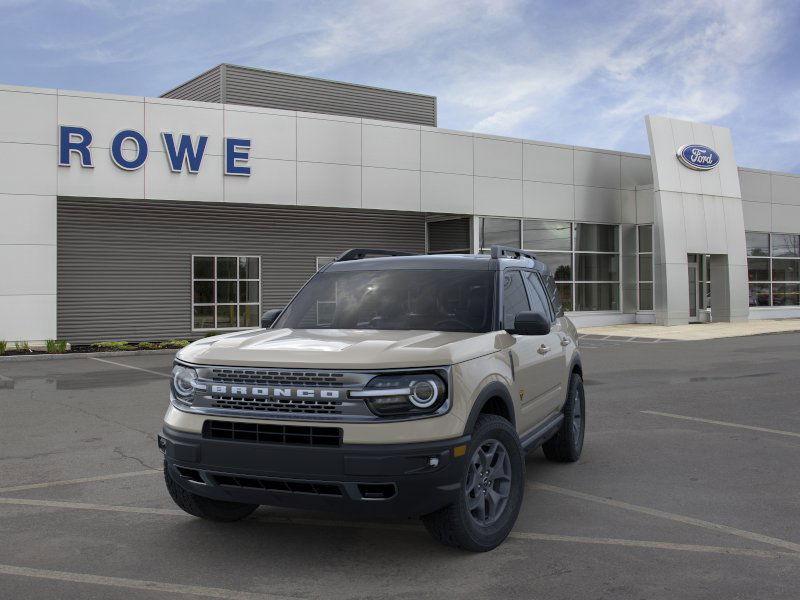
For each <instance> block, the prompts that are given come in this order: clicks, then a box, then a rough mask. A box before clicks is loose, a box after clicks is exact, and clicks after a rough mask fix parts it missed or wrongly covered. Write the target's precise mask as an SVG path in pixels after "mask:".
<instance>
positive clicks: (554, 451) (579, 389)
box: [542, 373, 586, 462]
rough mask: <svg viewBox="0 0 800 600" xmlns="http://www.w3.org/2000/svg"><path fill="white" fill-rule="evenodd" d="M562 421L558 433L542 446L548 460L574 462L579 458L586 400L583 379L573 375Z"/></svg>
mask: <svg viewBox="0 0 800 600" xmlns="http://www.w3.org/2000/svg"><path fill="white" fill-rule="evenodd" d="M563 413H564V420H563V421H562V422H561V427H559V429H558V432H556V434H555V435H554V436H553V437H551V438H550V439H549V440H547V441H546V442H545V443H544V444H542V450H544V455H545V456H546V457H547V458H548V460H552V461H555V462H575V461H577V460H578V459H579V458H580V457H581V450H583V435H584V432H585V430H586V419H585V414H586V398H585V396H584V392H583V379H582V378H581V376H580V375H578V374H577V373H573V374H572V377H570V380H569V393H568V394H567V401H566V403H565V404H564V410H563Z"/></svg>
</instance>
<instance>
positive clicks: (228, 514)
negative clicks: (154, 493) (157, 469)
mask: <svg viewBox="0 0 800 600" xmlns="http://www.w3.org/2000/svg"><path fill="white" fill-rule="evenodd" d="M164 482H165V483H166V484H167V491H168V492H169V495H170V496H172V499H173V500H174V501H175V504H177V505H178V506H179V507H180V508H182V509H183V510H184V511H186V512H187V513H189V514H190V515H193V516H195V517H200V518H201V519H208V520H209V521H223V522H231V521H239V520H241V519H244V518H245V517H248V516H250V515H251V514H252V513H253V511H254V510H255V509H257V508H258V504H242V503H241V502H225V501H224V500H213V499H211V498H205V497H203V496H198V495H197V494H193V493H192V492H189V491H187V490H185V489H183V488H182V487H181V486H180V485H178V483H177V482H176V481H175V480H174V479H173V478H172V475H170V472H169V467H167V464H166V463H164Z"/></svg>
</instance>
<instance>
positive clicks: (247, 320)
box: [192, 256, 261, 330]
mask: <svg viewBox="0 0 800 600" xmlns="http://www.w3.org/2000/svg"><path fill="white" fill-rule="evenodd" d="M260 314H261V257H259V256H193V257H192V329H194V330H204V329H208V330H210V329H238V328H244V327H258V324H259V316H260Z"/></svg>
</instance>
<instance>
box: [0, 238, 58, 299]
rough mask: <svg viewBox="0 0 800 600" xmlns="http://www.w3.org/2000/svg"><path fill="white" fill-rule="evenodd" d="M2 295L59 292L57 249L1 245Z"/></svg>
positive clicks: (49, 245)
mask: <svg viewBox="0 0 800 600" xmlns="http://www.w3.org/2000/svg"><path fill="white" fill-rule="evenodd" d="M0 273H2V274H3V276H2V277H0V296H8V295H24V294H55V293H56V247H55V246H54V245H52V244H47V245H35V244H20V245H16V244H0Z"/></svg>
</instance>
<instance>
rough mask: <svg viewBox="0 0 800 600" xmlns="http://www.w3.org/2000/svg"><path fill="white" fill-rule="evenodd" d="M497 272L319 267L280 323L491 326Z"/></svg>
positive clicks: (313, 326)
mask: <svg viewBox="0 0 800 600" xmlns="http://www.w3.org/2000/svg"><path fill="white" fill-rule="evenodd" d="M493 311H494V272H492V271H468V270H462V271H458V270H453V271H445V270H390V271H344V272H339V273H336V272H328V273H325V272H323V273H318V274H317V275H316V276H314V277H313V278H312V279H311V281H309V282H308V284H307V285H306V286H305V287H304V288H303V289H302V290H300V293H299V294H298V295H297V296H296V297H295V299H294V300H293V301H292V302H291V303H290V304H289V306H288V307H287V308H286V310H285V311H284V312H283V314H282V315H281V317H280V318H279V319H278V320H277V321H276V322H275V325H274V327H275V328H281V327H290V328H293V329H394V330H398V329H399V330H412V329H425V330H431V331H469V332H474V333H483V332H487V331H491V328H492V321H493V319H492V316H493Z"/></svg>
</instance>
